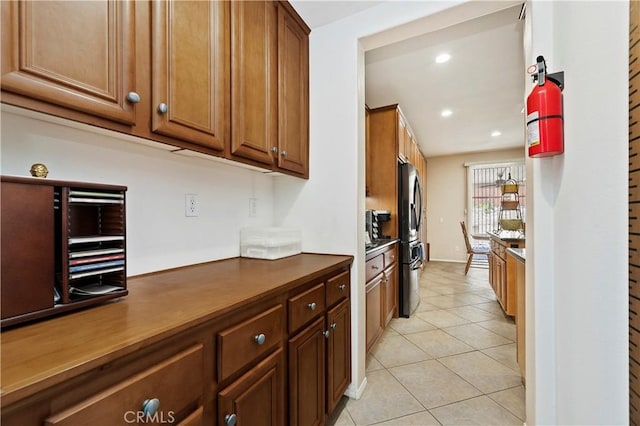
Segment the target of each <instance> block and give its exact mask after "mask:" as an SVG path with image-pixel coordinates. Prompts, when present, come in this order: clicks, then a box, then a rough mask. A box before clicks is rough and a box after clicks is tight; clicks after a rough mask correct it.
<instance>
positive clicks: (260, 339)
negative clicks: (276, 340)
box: [253, 333, 267, 345]
mask: <svg viewBox="0 0 640 426" xmlns="http://www.w3.org/2000/svg"><path fill="white" fill-rule="evenodd" d="M253 341H254V342H256V343H257V344H259V345H264V342H266V341H267V336H265V335H264V334H262V333H260V334H258V335H257V336H253Z"/></svg>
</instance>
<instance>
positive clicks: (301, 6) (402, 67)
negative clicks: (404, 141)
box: [293, 0, 525, 157]
mask: <svg viewBox="0 0 640 426" xmlns="http://www.w3.org/2000/svg"><path fill="white" fill-rule="evenodd" d="M380 3H382V2H374V1H339V2H333V1H329V2H322V1H303V0H302V1H301V0H298V1H295V2H294V3H293V4H294V6H295V8H296V10H298V12H299V13H300V15H301V16H302V17H303V19H304V20H305V21H306V22H307V23H308V24H309V26H310V27H311V28H312V29H313V28H314V27H318V26H322V25H326V24H328V23H330V22H333V21H336V20H339V19H341V18H344V17H346V16H349V15H351V14H355V13H358V12H360V11H362V10H364V9H367V8H370V7H375V6H378V5H379V4H380ZM512 4H513V3H511V4H508V6H510V7H508V8H506V9H503V10H500V11H498V12H495V13H491V14H489V15H485V16H482V17H480V18H476V19H473V20H469V21H466V22H463V23H460V24H457V25H453V26H450V27H447V28H444V29H441V30H438V31H432V32H426V31H425V34H423V35H420V36H417V37H413V38H410V39H406V40H403V41H400V42H397V43H393V44H390V45H386V46H382V47H379V48H376V49H373V50H369V51H367V52H366V53H365V66H366V68H365V98H366V103H367V105H368V106H369V107H370V108H376V107H380V106H385V105H390V104H396V103H397V104H399V105H400V107H401V109H402V111H403V113H404V115H405V117H406V118H407V121H408V122H409V125H410V127H411V129H412V131H413V133H414V136H415V139H416V140H417V141H418V143H419V145H420V150H421V151H422V153H423V154H424V155H425V156H426V157H434V156H441V155H451V154H459V153H464V152H478V151H490V150H498V149H506V148H513V147H522V146H523V144H524V124H523V120H524V114H523V112H522V110H523V107H524V91H525V88H524V84H525V78H524V77H525V74H524V72H525V65H524V59H523V42H522V40H523V38H522V31H523V23H522V21H520V20H519V19H518V17H519V15H520V9H521V6H520V5H518V6H512ZM445 52H446V53H448V54H449V55H451V59H450V60H449V61H448V62H446V63H443V64H437V63H436V62H435V58H436V56H437V55H439V54H441V53H445ZM445 108H446V109H450V110H451V112H452V114H451V115H450V116H449V117H446V118H444V117H442V116H441V111H442V110H443V109H445ZM494 131H499V132H500V133H501V135H500V136H491V134H492V132H494Z"/></svg>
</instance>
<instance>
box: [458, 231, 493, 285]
mask: <svg viewBox="0 0 640 426" xmlns="http://www.w3.org/2000/svg"><path fill="white" fill-rule="evenodd" d="M460 226H461V227H462V235H463V236H464V243H465V245H466V246H467V255H468V256H469V257H468V258H467V266H465V268H464V274H465V275H467V272H469V268H470V267H471V262H473V257H474V256H476V255H478V256H483V257H484V258H485V259H488V256H489V250H490V248H489V247H487V246H481V245H477V244H476V245H472V244H471V241H470V240H469V233H468V232H467V225H465V223H464V222H460Z"/></svg>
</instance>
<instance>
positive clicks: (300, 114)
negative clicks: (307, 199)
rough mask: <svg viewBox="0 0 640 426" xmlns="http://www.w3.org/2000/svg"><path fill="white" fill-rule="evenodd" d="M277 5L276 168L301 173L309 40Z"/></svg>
mask: <svg viewBox="0 0 640 426" xmlns="http://www.w3.org/2000/svg"><path fill="white" fill-rule="evenodd" d="M307 34H308V33H307V31H305V29H304V28H303V27H302V26H301V25H300V24H299V23H298V22H297V21H296V20H295V19H294V17H292V16H291V15H290V14H289V13H288V12H287V11H286V10H285V6H283V5H279V7H278V113H279V115H278V116H279V123H278V124H279V125H278V167H279V168H281V169H285V170H289V171H292V172H295V173H299V174H301V175H305V176H306V175H307V174H308V165H309V39H308V36H307Z"/></svg>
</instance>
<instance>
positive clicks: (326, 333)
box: [322, 330, 329, 339]
mask: <svg viewBox="0 0 640 426" xmlns="http://www.w3.org/2000/svg"><path fill="white" fill-rule="evenodd" d="M322 335H323V336H324V337H325V338H326V339H328V338H329V330H327V331H323V332H322Z"/></svg>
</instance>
